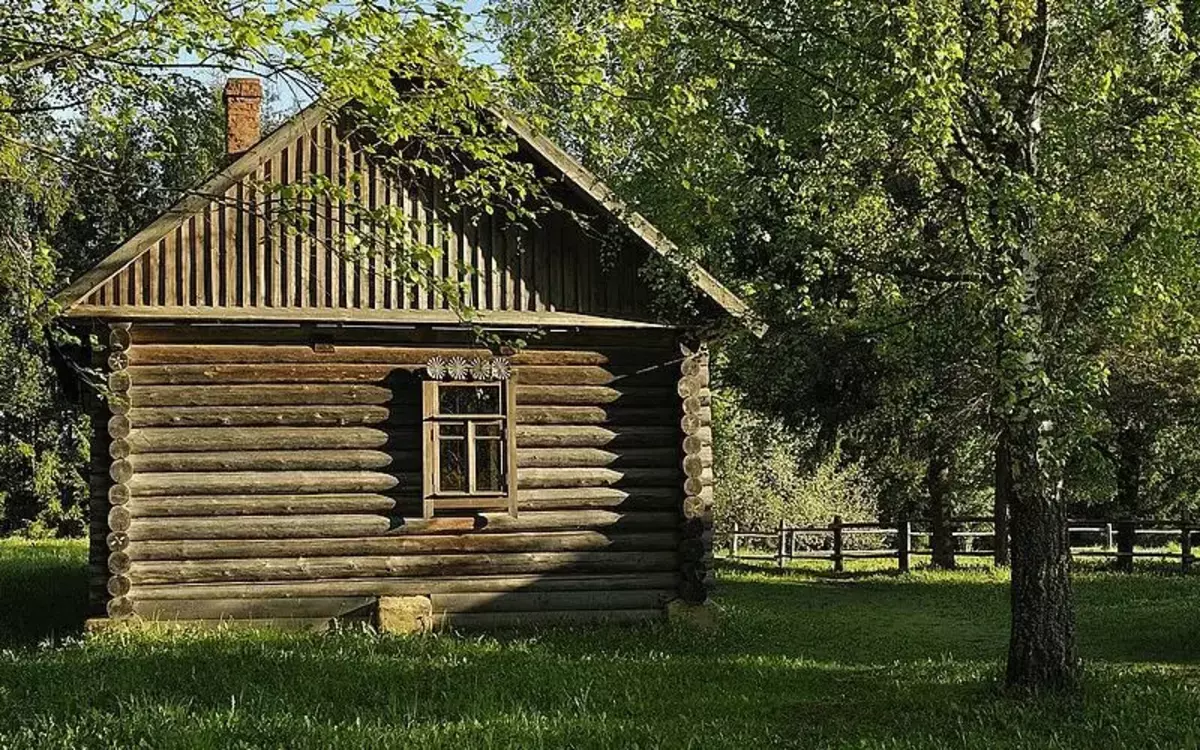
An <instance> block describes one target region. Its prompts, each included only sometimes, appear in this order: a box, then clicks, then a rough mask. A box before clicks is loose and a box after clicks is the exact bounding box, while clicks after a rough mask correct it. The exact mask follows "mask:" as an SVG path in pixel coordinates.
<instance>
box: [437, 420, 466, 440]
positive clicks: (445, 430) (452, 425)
mask: <svg viewBox="0 0 1200 750" xmlns="http://www.w3.org/2000/svg"><path fill="white" fill-rule="evenodd" d="M438 434H439V435H441V436H442V437H443V438H465V437H466V436H467V425H466V423H464V422H443V423H442V424H439V425H438Z"/></svg>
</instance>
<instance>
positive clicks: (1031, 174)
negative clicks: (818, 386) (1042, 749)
mask: <svg viewBox="0 0 1200 750" xmlns="http://www.w3.org/2000/svg"><path fill="white" fill-rule="evenodd" d="M501 8H502V11H501V14H500V15H499V16H498V19H497V23H498V25H499V27H500V29H501V34H502V38H503V40H504V44H505V50H506V52H507V53H508V59H509V61H510V64H511V66H512V70H513V71H514V72H513V79H514V80H515V81H516V82H517V83H518V84H521V85H523V86H524V89H523V91H524V99H523V101H526V102H528V103H529V104H530V105H531V106H534V107H537V106H541V107H542V108H543V112H546V113H549V112H551V111H554V112H558V111H565V112H567V113H568V114H567V116H565V117H559V118H557V119H555V120H551V119H549V118H548V119H547V123H548V124H549V125H550V127H562V128H570V129H572V130H575V131H576V132H577V133H578V134H579V135H577V137H576V140H575V143H577V144H579V146H578V148H579V150H580V152H581V153H583V154H585V155H586V156H590V157H592V158H594V159H595V160H596V161H597V162H598V164H599V165H600V168H601V170H602V172H603V173H604V174H606V175H611V176H613V177H614V179H616V180H618V181H620V183H621V184H622V185H623V186H625V187H626V188H627V189H629V190H630V191H631V192H632V193H633V194H634V195H635V196H636V197H637V198H638V199H640V200H641V201H642V202H643V203H644V204H646V205H648V206H649V207H651V208H652V211H651V212H652V213H653V214H654V215H656V216H658V215H660V212H659V210H658V209H659V208H663V211H662V212H661V215H662V216H663V217H664V221H665V222H666V229H667V231H668V233H678V234H679V236H680V237H681V238H683V239H684V241H685V242H687V243H688V244H689V245H691V246H692V247H693V248H694V249H695V251H696V252H697V253H700V254H702V255H704V256H705V257H707V258H709V259H710V260H711V261H713V262H714V263H715V264H716V265H718V266H721V267H724V268H725V269H727V270H731V271H733V272H735V274H737V275H739V276H740V277H741V278H743V279H744V280H745V283H744V285H743V290H744V291H749V292H752V294H751V295H750V296H751V297H752V299H753V300H754V302H755V303H756V307H757V309H758V310H759V311H760V312H761V314H762V315H763V316H764V317H766V318H767V322H769V323H771V324H772V326H773V328H774V330H775V332H776V333H775V338H774V339H773V340H772V342H771V343H780V344H783V347H782V348H783V350H784V353H788V352H791V353H795V352H796V351H797V350H798V349H799V347H798V346H796V345H788V342H787V340H788V339H789V338H793V337H796V333H794V332H795V331H799V332H800V335H801V336H808V337H809V338H813V337H814V334H815V337H817V338H823V339H826V340H830V339H832V340H835V341H837V340H841V341H845V342H847V343H850V344H852V346H854V347H855V349H856V350H860V351H861V352H862V355H861V356H860V355H859V354H858V353H855V355H854V357H853V358H854V359H860V360H861V359H865V360H866V361H868V362H870V363H871V364H872V365H873V367H870V368H867V369H866V370H865V372H864V371H863V370H860V371H859V372H858V376H857V377H852V378H851V379H850V380H849V382H848V384H849V385H857V386H859V389H860V391H862V392H866V393H868V394H870V395H871V396H873V397H875V398H874V403H872V404H870V406H871V407H874V411H876V412H877V414H872V415H871V416H870V421H872V422H874V423H876V424H879V423H880V422H881V421H882V423H884V424H887V423H889V422H890V423H891V427H890V428H887V429H885V430H884V434H890V435H891V436H892V437H893V438H894V439H901V440H907V441H908V443H907V447H908V450H909V451H911V450H914V449H915V450H916V451H919V452H920V453H921V454H923V457H925V458H926V459H927V460H928V462H929V463H928V476H929V477H931V478H933V477H945V476H947V475H948V473H949V472H951V470H952V467H951V466H949V461H947V460H946V458H947V450H946V446H955V445H957V444H958V443H959V442H960V441H961V440H962V438H961V437H960V434H959V433H960V432H962V431H964V430H965V431H966V432H967V433H974V435H975V437H972V438H970V439H972V440H980V439H981V438H983V439H986V440H993V441H997V451H998V455H1001V456H1002V458H1001V459H1000V460H998V461H997V462H996V476H997V477H1000V478H1001V484H1002V486H1003V487H1005V488H1007V489H1006V490H1005V491H1004V492H1003V497H1004V498H1005V499H1006V500H1008V501H1009V503H1010V506H1011V510H1012V515H1013V530H1014V546H1017V547H1020V548H1021V550H1022V551H1021V554H1018V555H1015V556H1014V561H1015V562H1016V563H1017V568H1016V569H1015V570H1014V577H1013V584H1014V629H1013V633H1014V642H1013V644H1014V648H1013V653H1014V655H1016V657H1017V658H1015V659H1014V661H1013V662H1012V666H1013V670H1012V672H1011V677H1012V680H1013V682H1014V684H1019V685H1025V686H1032V687H1038V686H1045V685H1068V684H1070V683H1072V682H1073V670H1074V667H1073V664H1074V658H1073V656H1072V653H1071V642H1072V638H1071V625H1070V623H1071V614H1070V610H1071V607H1070V590H1069V582H1068V578H1067V574H1066V569H1067V560H1066V553H1065V546H1064V540H1063V539H1062V536H1061V532H1060V531H1056V529H1059V528H1061V524H1060V522H1059V521H1060V520H1061V517H1062V516H1063V515H1065V514H1066V508H1065V499H1064V496H1063V495H1062V492H1061V488H1062V486H1063V482H1064V478H1065V472H1066V469H1067V467H1069V466H1072V465H1078V464H1077V463H1073V462H1076V461H1077V460H1078V456H1079V454H1080V453H1081V452H1084V451H1088V450H1092V449H1093V448H1092V442H1093V441H1092V438H1093V436H1094V432H1093V430H1094V429H1095V426H1096V425H1097V424H1098V423H1099V422H1101V421H1103V419H1104V418H1105V417H1104V415H1102V414H1100V413H1098V408H1097V407H1098V406H1099V405H1100V404H1101V403H1102V397H1103V396H1105V395H1107V394H1110V393H1112V392H1113V390H1112V389H1113V384H1112V382H1111V381H1110V376H1113V375H1114V374H1118V375H1119V373H1114V371H1113V370H1112V369H1111V367H1110V363H1111V361H1112V359H1113V356H1112V355H1113V353H1114V352H1115V351H1127V350H1128V349H1130V348H1132V349H1133V350H1136V351H1138V352H1146V351H1149V352H1151V353H1152V352H1154V351H1156V347H1159V346H1162V342H1163V341H1164V339H1165V340H1175V341H1190V340H1194V339H1195V336H1196V333H1197V332H1198V329H1197V326H1196V321H1197V317H1196V314H1195V313H1196V300H1197V298H1198V297H1197V294H1196V292H1197V291H1198V290H1197V281H1198V280H1200V277H1198V275H1197V270H1196V269H1197V268H1200V265H1198V264H1197V260H1198V259H1200V258H1198V257H1197V256H1198V255H1200V243H1198V242H1197V241H1196V231H1195V230H1196V218H1197V216H1198V214H1197V212H1196V211H1195V205H1196V202H1197V199H1198V198H1200V158H1198V157H1200V141H1197V139H1196V138H1195V133H1196V125H1197V124H1198V119H1200V109H1198V107H1197V103H1198V102H1200V98H1198V97H1197V96H1196V94H1197V92H1198V91H1200V87H1198V86H1197V83H1200V76H1197V66H1196V62H1195V57H1196V56H1195V52H1196V47H1195V45H1194V41H1193V40H1194V38H1195V37H1196V35H1197V33H1200V28H1197V27H1196V26H1195V22H1196V21H1197V16H1196V14H1195V13H1194V12H1193V9H1192V7H1191V4H1183V5H1182V6H1178V5H1175V4H1167V3H1164V4H1147V5H1143V4H1133V5H1131V4H1129V3H1125V2H1116V1H1115V0H1112V1H1105V2H1091V1H1090V0H1088V1H1086V2H1065V3H1048V2H1046V0H1036V1H1034V2H1009V1H1008V0H1000V1H998V2H993V1H990V0H978V1H977V0H971V1H970V2H965V3H963V2H957V1H956V2H949V1H948V0H947V1H946V2H928V3H921V4H919V5H911V4H909V5H896V4H894V3H887V2H876V1H875V0H862V1H861V2H852V3H832V4H830V3H825V4H822V3H799V2H775V1H772V2H765V1H759V0H750V1H749V2H739V3H736V4H730V3H725V2H717V1H716V0H654V1H653V2H638V3H626V2H622V3H610V2H595V3H586V2H585V3H579V2H563V0H509V1H508V2H505V3H502V4H501ZM1185 11H1186V12H1185ZM672 203H673V204H674V205H675V209H674V210H672V209H670V208H669V207H668V206H669V205H670V204H672ZM689 223H691V224H693V226H691V227H689V226H688V224H689ZM847 329H848V330H847ZM864 329H865V330H868V331H871V332H872V333H871V335H870V336H869V337H867V338H868V341H867V342H863V341H861V340H860V338H859V337H857V336H855V335H853V334H856V333H858V332H860V331H862V330H864ZM914 346H915V350H914V348H913V347H914ZM910 355H915V356H910ZM844 358H845V357H842V356H838V357H835V361H836V360H841V359H844ZM788 364H791V365H792V366H790V367H789V366H787V365H788ZM810 364H811V358H805V357H804V356H800V357H798V358H796V359H795V360H791V361H789V362H783V363H781V362H778V361H777V362H775V363H774V371H775V372H777V373H780V374H781V377H782V378H789V379H797V380H799V381H800V382H801V383H802V384H803V383H805V382H806V380H807V379H806V378H805V376H804V375H802V374H800V373H801V372H802V368H804V367H805V366H806V365H810ZM758 375H759V373H758V372H754V371H752V372H751V374H750V375H749V376H748V377H746V378H745V380H744V383H745V384H751V383H753V384H754V386H755V388H756V389H757V386H758V384H759V382H760V381H759V377H758ZM835 383H837V384H838V385H841V384H842V381H835ZM898 384H899V387H898V388H896V387H894V386H897V385H898ZM910 384H911V385H910ZM765 390H766V392H767V393H770V392H771V390H772V389H770V388H767V389H765ZM776 390H778V389H776ZM834 393H837V391H836V390H835V391H834ZM851 393H853V391H851ZM897 397H898V398H897ZM794 402H795V403H798V404H800V409H801V410H803V409H805V408H808V409H809V410H811V411H812V412H813V413H819V412H821V411H828V409H827V407H825V406H823V405H821V404H820V403H819V401H818V400H817V399H804V398H800V399H795V400H794ZM777 403H779V404H787V401H786V399H778V400H777ZM852 403H854V402H852ZM879 415H882V417H883V419H882V420H880V419H879V418H878V416H879ZM1108 416H1109V418H1111V417H1113V416H1114V414H1110V415H1108ZM971 471H972V472H973V473H980V472H979V471H978V469H977V468H972V469H971ZM926 484H927V485H928V486H929V487H930V489H929V492H930V494H931V497H933V496H934V495H935V494H936V495H944V493H943V491H942V488H944V487H945V483H944V482H941V481H937V482H933V481H927V482H926ZM942 505H944V503H942ZM1038 613H1040V614H1038ZM1026 626H1028V627H1026ZM1052 631H1053V632H1052ZM1035 653H1037V654H1040V655H1039V656H1037V657H1032V656H1030V655H1031V654H1035ZM1051 654H1053V655H1051Z"/></svg>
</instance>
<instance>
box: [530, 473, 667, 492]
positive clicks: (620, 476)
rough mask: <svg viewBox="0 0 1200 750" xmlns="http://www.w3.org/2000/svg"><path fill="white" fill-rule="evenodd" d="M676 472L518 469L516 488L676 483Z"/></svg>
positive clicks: (650, 485) (661, 485) (649, 485)
mask: <svg viewBox="0 0 1200 750" xmlns="http://www.w3.org/2000/svg"><path fill="white" fill-rule="evenodd" d="M680 479H681V475H680V472H679V470H678V469H675V468H670V469H621V470H617V469H603V468H597V469H518V470H517V485H518V486H520V487H524V488H526V489H536V488H554V487H558V488H567V487H612V486H620V485H627V486H646V487H665V486H672V485H675V484H678V483H679V481H680Z"/></svg>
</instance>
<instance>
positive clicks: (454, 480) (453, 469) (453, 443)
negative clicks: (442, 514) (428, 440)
mask: <svg viewBox="0 0 1200 750" xmlns="http://www.w3.org/2000/svg"><path fill="white" fill-rule="evenodd" d="M438 483H439V485H440V487H439V489H440V490H441V491H442V492H466V491H467V441H466V440H453V439H451V440H439V441H438Z"/></svg>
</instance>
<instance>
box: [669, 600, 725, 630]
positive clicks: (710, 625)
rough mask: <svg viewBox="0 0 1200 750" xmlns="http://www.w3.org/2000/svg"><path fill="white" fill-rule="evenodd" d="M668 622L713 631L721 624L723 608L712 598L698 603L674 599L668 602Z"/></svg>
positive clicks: (673, 624)
mask: <svg viewBox="0 0 1200 750" xmlns="http://www.w3.org/2000/svg"><path fill="white" fill-rule="evenodd" d="M667 622H669V623H671V625H672V626H678V627H684V628H693V629H695V630H701V631H704V632H706V633H711V632H714V631H716V630H717V629H718V628H719V627H720V625H721V610H720V609H719V608H718V607H717V605H716V603H715V602H713V600H712V599H705V600H704V601H703V602H700V603H698V604H696V603H692V602H685V601H684V600H683V599H672V600H671V601H669V602H667Z"/></svg>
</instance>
